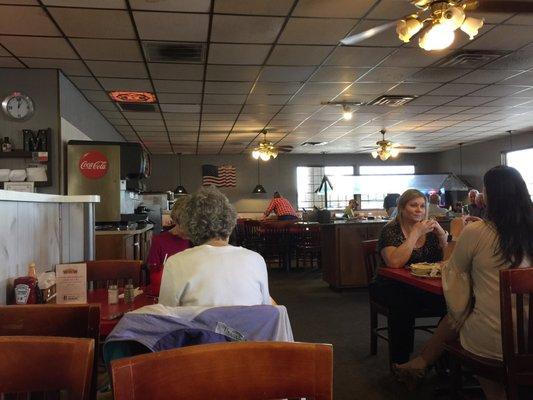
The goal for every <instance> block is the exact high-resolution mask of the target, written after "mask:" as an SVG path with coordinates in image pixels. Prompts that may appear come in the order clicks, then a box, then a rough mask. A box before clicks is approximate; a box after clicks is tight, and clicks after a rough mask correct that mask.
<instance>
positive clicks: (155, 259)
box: [146, 196, 192, 296]
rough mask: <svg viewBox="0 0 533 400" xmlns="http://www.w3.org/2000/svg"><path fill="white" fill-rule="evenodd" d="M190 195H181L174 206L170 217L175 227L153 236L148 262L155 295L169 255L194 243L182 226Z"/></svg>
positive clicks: (151, 285)
mask: <svg viewBox="0 0 533 400" xmlns="http://www.w3.org/2000/svg"><path fill="white" fill-rule="evenodd" d="M188 197H189V196H180V197H179V198H178V199H176V201H175V202H174V205H173V206H172V210H171V211H170V218H171V220H172V222H173V223H174V227H173V228H172V229H170V230H168V231H165V232H163V233H160V234H159V235H155V236H154V237H153V238H152V244H151V245H150V250H149V252H148V258H147V260H146V263H147V264H148V267H149V269H150V286H149V287H148V292H149V293H150V294H151V295H153V296H158V295H159V287H160V286H161V276H162V275H163V267H164V265H165V262H166V260H167V259H168V257H170V256H173V255H174V254H176V253H179V252H180V251H183V250H186V249H188V248H189V247H191V246H192V243H191V242H190V240H189V239H188V238H187V235H186V234H185V233H184V232H183V229H182V228H181V215H182V214H183V207H184V206H185V203H186V202H187V198H188Z"/></svg>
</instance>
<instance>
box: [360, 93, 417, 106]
mask: <svg viewBox="0 0 533 400" xmlns="http://www.w3.org/2000/svg"><path fill="white" fill-rule="evenodd" d="M414 98H415V96H392V95H384V96H380V97H378V98H377V99H375V100H372V101H371V102H370V103H368V105H371V106H388V107H399V106H403V105H404V104H406V103H409V102H410V101H411V100H413V99H414Z"/></svg>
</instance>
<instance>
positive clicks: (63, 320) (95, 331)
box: [0, 304, 100, 399]
mask: <svg viewBox="0 0 533 400" xmlns="http://www.w3.org/2000/svg"><path fill="white" fill-rule="evenodd" d="M0 321H1V323H0V336H64V337H75V338H89V339H94V341H95V343H98V339H99V337H100V306H99V305H98V304H69V305H67V304H32V305H12V306H0ZM97 363H98V346H95V349H94V363H93V367H94V371H93V382H92V385H91V393H90V398H91V399H96V378H97V376H96V374H97V366H98V365H97Z"/></svg>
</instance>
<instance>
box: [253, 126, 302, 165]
mask: <svg viewBox="0 0 533 400" xmlns="http://www.w3.org/2000/svg"><path fill="white" fill-rule="evenodd" d="M261 133H262V134H263V140H261V141H260V142H259V144H258V145H257V146H256V147H254V148H253V150H252V157H253V158H255V159H256V160H257V159H261V160H263V161H268V160H270V158H276V157H277V156H278V153H288V152H290V151H292V148H293V147H292V146H276V145H274V143H272V142H269V141H268V140H267V138H266V135H267V131H266V130H263V131H262V132H261Z"/></svg>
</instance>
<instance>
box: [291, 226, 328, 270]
mask: <svg viewBox="0 0 533 400" xmlns="http://www.w3.org/2000/svg"><path fill="white" fill-rule="evenodd" d="M294 248H295V257H296V268H298V267H299V266H300V261H301V262H302V264H303V267H304V268H305V266H306V265H307V260H308V259H309V264H310V266H311V267H313V266H314V264H315V263H316V267H317V269H320V264H321V254H322V244H321V241H320V226H318V225H314V226H302V227H300V228H299V230H298V233H297V235H296V241H295V245H294Z"/></svg>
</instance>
